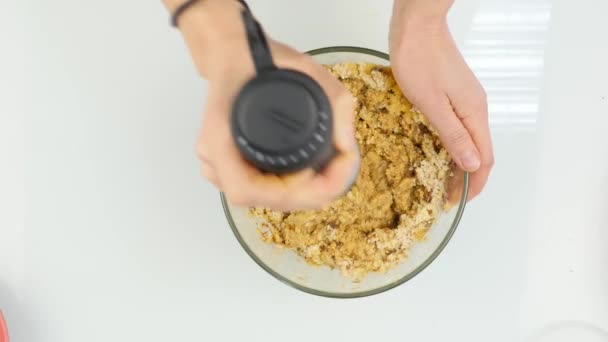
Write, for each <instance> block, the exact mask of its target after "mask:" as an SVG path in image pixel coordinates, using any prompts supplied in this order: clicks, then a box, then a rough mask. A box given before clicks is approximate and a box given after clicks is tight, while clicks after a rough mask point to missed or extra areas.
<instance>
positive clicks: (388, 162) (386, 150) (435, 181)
mask: <svg viewBox="0 0 608 342" xmlns="http://www.w3.org/2000/svg"><path fill="white" fill-rule="evenodd" d="M327 68H328V69H329V71H330V72H331V73H332V74H333V75H334V76H335V77H337V78H338V79H339V80H340V81H341V82H342V83H343V84H344V85H345V86H346V87H347V88H348V90H350V92H351V93H352V94H353V95H354V96H355V97H356V99H357V105H356V117H355V125H356V138H357V142H358V145H359V149H360V152H361V168H360V172H359V175H358V178H357V180H356V182H355V184H354V186H353V187H352V188H351V190H350V191H349V192H348V193H347V194H346V195H344V196H343V197H342V198H340V199H337V200H335V201H334V202H332V203H331V204H330V205H329V206H328V207H326V208H325V209H322V210H306V211H293V212H288V213H282V212H277V211H272V210H268V209H264V208H252V209H251V214H253V215H255V216H258V217H261V218H263V219H264V220H263V221H264V223H263V224H262V225H261V226H260V227H259V228H258V231H259V232H260V236H261V238H262V239H263V240H265V241H266V242H269V243H273V244H277V245H279V246H282V247H286V248H289V249H292V250H294V251H295V252H296V253H298V254H299V255H300V256H302V257H303V258H305V259H306V261H307V262H309V263H311V264H314V265H326V266H329V267H331V268H338V269H340V271H341V272H342V274H343V275H345V276H347V277H350V278H351V279H352V280H353V281H360V280H361V279H362V278H363V277H364V276H365V275H366V274H367V273H369V272H386V271H387V270H389V269H390V268H391V267H394V266H395V265H397V264H398V263H399V262H401V261H402V260H404V259H405V258H406V257H407V252H408V249H409V248H410V246H411V245H412V244H413V243H415V241H416V240H419V239H422V238H423V237H424V235H425V233H426V231H427V230H428V229H429V228H430V227H431V225H432V224H433V223H434V222H435V220H436V219H437V217H438V215H439V214H440V212H441V211H442V210H443V209H444V208H445V207H446V203H447V200H446V199H447V184H448V179H449V177H450V175H451V167H452V162H451V160H450V158H449V156H448V153H447V152H446V150H445V149H444V148H443V147H442V146H441V143H440V141H439V138H438V136H437V134H436V132H435V131H434V129H433V128H432V127H431V126H430V125H429V123H428V122H427V120H426V119H425V118H424V116H422V115H421V113H420V112H419V111H418V110H417V109H415V108H413V107H412V105H411V104H410V102H408V100H407V99H406V98H405V97H404V96H403V95H402V93H401V91H400V90H399V88H398V86H397V84H396V82H395V79H394V78H393V76H392V72H391V69H390V68H389V67H384V66H379V65H374V64H362V63H350V62H346V63H340V64H336V65H333V66H328V67H327Z"/></svg>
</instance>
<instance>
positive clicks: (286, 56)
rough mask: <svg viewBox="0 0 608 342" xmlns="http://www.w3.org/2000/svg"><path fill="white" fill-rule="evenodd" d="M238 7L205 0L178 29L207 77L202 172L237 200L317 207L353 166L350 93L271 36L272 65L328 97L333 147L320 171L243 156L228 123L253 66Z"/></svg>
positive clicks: (343, 183)
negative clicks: (283, 172)
mask: <svg viewBox="0 0 608 342" xmlns="http://www.w3.org/2000/svg"><path fill="white" fill-rule="evenodd" d="M241 10H242V6H241V5H240V4H238V2H236V1H223V0H206V1H201V2H199V3H197V4H196V5H195V6H193V7H192V8H190V9H189V10H188V11H186V13H184V14H183V15H182V17H181V18H180V29H181V31H182V33H183V35H184V38H185V40H186V43H187V45H188V47H189V49H190V53H191V55H192V59H193V61H194V63H195V65H196V67H197V69H198V71H199V73H200V74H201V76H203V77H204V78H206V79H207V80H208V82H209V83H208V94H207V101H206V105H205V109H204V119H203V126H202V129H201V132H200V137H199V140H198V143H197V153H198V156H199V158H200V160H201V173H202V175H203V177H205V178H206V179H207V180H209V181H210V182H211V183H213V184H214V185H215V186H216V187H217V188H218V189H220V190H221V191H223V192H224V193H225V194H226V196H227V198H228V199H229V201H230V202H231V203H233V204H235V205H241V206H261V207H268V208H272V209H276V210H283V211H289V210H296V209H311V208H319V207H322V206H324V205H326V204H328V203H329V202H331V201H332V200H334V199H336V198H337V197H339V196H340V195H341V194H343V193H344V191H345V190H346V188H347V186H349V185H350V183H351V182H352V181H353V179H354V178H355V177H356V174H357V171H358V163H359V155H358V149H357V143H356V141H355V129H354V123H353V118H354V99H353V98H352V96H351V94H350V93H349V92H348V90H346V88H345V87H344V86H343V85H342V84H341V83H340V82H339V81H338V80H336V79H335V78H334V77H333V76H331V74H330V73H329V72H328V71H327V70H325V69H324V68H323V66H321V65H319V64H317V63H315V62H314V60H313V59H312V58H311V57H310V56H307V55H304V54H301V53H299V52H297V51H295V50H293V49H292V48H290V47H288V46H286V45H283V44H281V43H278V42H275V41H272V40H270V39H269V40H268V43H269V46H270V49H271V52H272V56H273V59H274V62H275V64H276V65H277V66H279V67H281V68H288V69H293V70H297V71H300V72H303V73H305V74H307V75H308V76H310V77H312V78H313V79H314V80H316V81H317V82H318V83H319V84H320V85H321V87H322V88H323V90H324V91H325V93H326V94H327V96H328V97H329V99H330V103H331V107H332V111H333V114H334V117H333V119H334V132H333V133H334V145H335V147H336V149H337V151H338V155H337V156H336V157H335V158H334V160H332V161H331V162H330V164H329V165H328V166H327V167H326V168H325V170H324V171H323V172H322V173H321V174H316V173H315V172H314V171H313V170H311V169H308V170H304V171H300V172H297V173H295V174H290V175H287V176H281V177H279V176H276V175H270V174H266V173H263V172H261V171H259V170H258V169H256V168H255V167H253V166H252V165H250V164H249V163H247V162H246V161H245V160H244V159H243V158H242V157H241V155H240V152H239V151H238V149H237V147H236V146H235V144H234V142H233V140H232V136H231V130H230V115H231V109H232V104H233V102H234V99H235V98H236V96H237V94H238V92H239V90H240V89H241V87H242V86H243V85H244V84H245V83H246V82H247V81H248V80H249V79H251V78H252V77H253V76H254V74H255V70H254V65H253V61H252V59H251V56H250V53H249V48H248V45H247V44H248V43H247V40H246V36H245V28H244V25H243V23H242V19H241V14H240V11H241Z"/></svg>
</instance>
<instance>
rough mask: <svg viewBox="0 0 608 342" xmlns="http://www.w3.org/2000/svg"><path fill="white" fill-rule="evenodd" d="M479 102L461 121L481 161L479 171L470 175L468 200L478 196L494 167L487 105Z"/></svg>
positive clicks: (483, 100) (483, 101)
mask: <svg viewBox="0 0 608 342" xmlns="http://www.w3.org/2000/svg"><path fill="white" fill-rule="evenodd" d="M480 101H481V102H482V103H481V105H479V106H473V107H472V109H470V111H471V112H472V113H473V114H471V115H469V116H465V117H464V118H463V119H462V122H463V124H464V126H465V127H466V129H467V130H468V131H469V132H470V134H471V136H472V138H473V141H474V142H475V145H476V146H477V148H478V150H479V154H480V159H481V165H480V167H479V169H478V170H477V171H475V172H474V173H472V174H471V180H470V184H469V197H468V199H469V200H471V199H473V198H475V197H476V196H477V195H479V193H480V192H481V190H482V189H483V188H484V186H485V185H486V183H487V181H488V177H489V176H490V171H491V170H492V167H493V166H494V152H493V148H492V138H491V136H490V127H489V123H488V112H487V105H486V104H485V99H482V100H480ZM475 107H477V108H475Z"/></svg>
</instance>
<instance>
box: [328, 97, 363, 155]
mask: <svg viewBox="0 0 608 342" xmlns="http://www.w3.org/2000/svg"><path fill="white" fill-rule="evenodd" d="M331 100H332V102H333V103H332V110H333V112H334V113H333V121H334V122H333V124H334V127H333V134H334V143H335V145H336V147H337V148H338V150H339V151H340V152H351V151H355V150H356V149H357V140H356V139H355V122H354V119H355V100H354V98H353V96H352V95H351V94H350V93H349V92H348V91H347V90H346V89H344V90H343V91H340V92H339V93H338V95H337V96H334V97H333V98H332V99H331Z"/></svg>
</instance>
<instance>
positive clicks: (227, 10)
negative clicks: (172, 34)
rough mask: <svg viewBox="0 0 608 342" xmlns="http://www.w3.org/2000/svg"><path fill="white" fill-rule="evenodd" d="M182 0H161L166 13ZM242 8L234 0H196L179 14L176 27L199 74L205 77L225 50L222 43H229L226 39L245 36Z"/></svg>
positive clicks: (225, 52) (241, 38)
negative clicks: (215, 59) (214, 61)
mask: <svg viewBox="0 0 608 342" xmlns="http://www.w3.org/2000/svg"><path fill="white" fill-rule="evenodd" d="M185 1H186V0H163V3H164V5H165V7H166V8H167V10H168V11H169V13H174V12H175V10H176V9H177V7H179V6H180V5H181V4H182V3H184V2H185ZM242 9H243V6H242V5H241V4H240V3H239V2H238V1H236V0H200V1H197V2H196V3H194V4H193V5H192V6H191V7H189V8H188V9H187V10H186V11H185V12H184V13H183V14H182V15H181V16H180V17H179V21H178V28H179V30H180V31H181V33H182V35H183V37H184V40H185V41H186V45H187V46H188V48H189V49H190V52H191V53H192V55H193V59H194V63H195V64H196V67H197V69H198V70H199V72H200V73H201V74H202V76H203V77H205V78H208V74H209V71H210V70H209V69H211V68H212V65H211V64H213V59H214V58H217V55H218V54H222V53H224V54H228V53H229V51H225V49H224V47H227V46H231V45H232V44H229V42H230V41H233V40H237V39H239V40H243V39H244V38H245V34H244V30H243V25H242V19H241V11H242Z"/></svg>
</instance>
